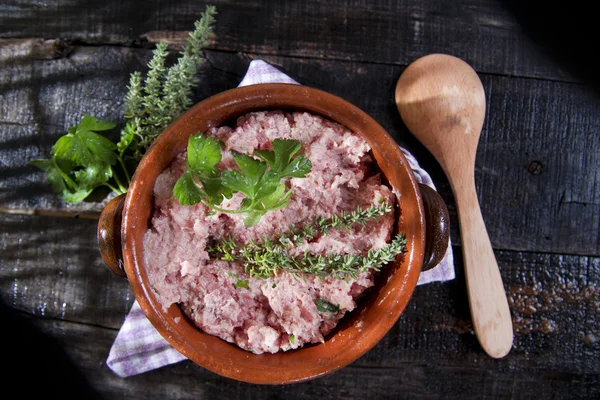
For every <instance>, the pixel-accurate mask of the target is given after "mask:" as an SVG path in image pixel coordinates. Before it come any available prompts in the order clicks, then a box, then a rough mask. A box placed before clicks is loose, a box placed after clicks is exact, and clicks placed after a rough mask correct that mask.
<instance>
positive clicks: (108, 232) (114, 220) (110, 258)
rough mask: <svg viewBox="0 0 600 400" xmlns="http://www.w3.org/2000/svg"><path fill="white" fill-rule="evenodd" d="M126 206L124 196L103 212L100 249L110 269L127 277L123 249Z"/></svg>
mask: <svg viewBox="0 0 600 400" xmlns="http://www.w3.org/2000/svg"><path fill="white" fill-rule="evenodd" d="M124 205H125V194H122V195H120V196H117V197H115V198H114V199H112V200H111V201H110V202H109V203H108V204H107V205H106V207H104V210H102V213H101V214H100V220H99V221H98V247H99V248H100V255H102V260H103V261H104V264H106V266H107V267H108V269H110V270H111V271H112V272H113V273H114V274H116V275H119V276H122V277H127V275H126V274H125V270H124V269H123V249H122V247H121V220H122V218H123V206H124Z"/></svg>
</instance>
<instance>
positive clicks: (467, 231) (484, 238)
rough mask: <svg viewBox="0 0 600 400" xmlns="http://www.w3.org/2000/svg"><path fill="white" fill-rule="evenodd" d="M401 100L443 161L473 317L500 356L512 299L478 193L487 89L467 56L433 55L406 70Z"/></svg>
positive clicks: (505, 348) (408, 118)
mask: <svg viewBox="0 0 600 400" xmlns="http://www.w3.org/2000/svg"><path fill="white" fill-rule="evenodd" d="M396 105H397V107H398V111H400V115H401V116H402V119H403V120H404V123H405V124H406V126H407V127H408V129H409V130H410V131H411V132H412V133H413V134H414V135H415V136H416V137H417V139H419V140H420V141H421V142H422V143H423V144H424V145H425V147H427V149H428V150H429V151H430V152H431V153H432V154H433V155H434V157H435V158H436V159H437V160H438V162H439V163H440V165H441V166H442V168H443V169H444V172H445V173H446V175H447V176H448V179H449V181H450V185H451V186H452V190H453V191H454V196H455V198H456V205H457V208H458V218H459V222H460V233H461V237H462V249H463V257H464V264H465V274H466V279H467V289H468V293H469V304H470V308H471V318H472V319H473V325H474V327H475V333H476V335H477V338H478V339H479V342H480V343H481V346H482V347H483V349H484V350H485V351H486V353H488V354H489V355H490V356H492V357H494V358H500V357H504V356H505V355H507V354H508V352H509V351H510V349H511V347H512V341H513V328H512V321H511V316H510V310H509V308H508V301H507V299H506V293H505V291H504V286H503V285H502V278H501V276H500V271H499V270H498V264H497V262H496V258H495V257H494V252H493V250H492V245H491V243H490V239H489V236H488V233H487V231H486V229H485V225H484V222H483V217H482V215H481V210H480V208H479V202H478V200H477V193H476V192H475V153H476V150H477V144H478V142H479V136H480V135H481V128H482V127H483V119H484V116H485V93H484V91H483V85H482V84H481V81H480V80H479V77H478V76H477V73H476V72H475V71H474V70H473V69H472V68H471V67H470V66H469V65H468V64H467V63H465V62H464V61H462V60H460V59H458V58H456V57H452V56H448V55H444V54H431V55H428V56H425V57H422V58H420V59H418V60H417V61H415V62H413V63H412V64H411V65H409V66H408V67H407V68H406V70H405V71H404V72H403V73H402V76H401V77H400V79H399V80H398V84H397V85H396Z"/></svg>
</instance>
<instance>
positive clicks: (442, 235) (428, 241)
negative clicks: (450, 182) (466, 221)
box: [419, 183, 450, 271]
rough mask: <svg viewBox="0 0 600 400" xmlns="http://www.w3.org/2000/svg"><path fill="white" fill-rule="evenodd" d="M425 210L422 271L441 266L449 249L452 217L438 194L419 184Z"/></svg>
mask: <svg viewBox="0 0 600 400" xmlns="http://www.w3.org/2000/svg"><path fill="white" fill-rule="evenodd" d="M419 187H420V188H421V198H422V199H423V207H424V209H425V254H424V257H423V267H422V268H421V271H427V270H428V269H431V268H433V267H435V266H436V265H438V264H439V262H440V261H442V258H444V255H445V254H446V250H447V249H448V241H449V238H450V217H449V216H448V208H447V207H446V203H444V200H442V197H441V196H440V195H439V193H438V192H436V191H435V190H433V189H432V188H430V187H429V186H427V185H424V184H422V183H420V184H419Z"/></svg>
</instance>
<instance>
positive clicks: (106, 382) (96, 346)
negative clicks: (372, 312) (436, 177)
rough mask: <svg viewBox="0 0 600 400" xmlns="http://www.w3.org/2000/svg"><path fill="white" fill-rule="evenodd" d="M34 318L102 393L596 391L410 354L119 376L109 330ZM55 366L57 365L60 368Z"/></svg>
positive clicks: (548, 375) (547, 395)
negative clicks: (381, 362) (274, 371)
mask: <svg viewBox="0 0 600 400" xmlns="http://www.w3.org/2000/svg"><path fill="white" fill-rule="evenodd" d="M36 325H37V326H38V327H39V329H41V330H42V331H43V332H45V333H46V334H47V335H49V336H51V337H53V338H55V339H56V340H57V341H58V343H60V344H62V345H63V346H65V348H66V349H67V354H68V355H69V357H70V358H71V359H72V360H73V361H74V363H75V365H76V366H78V367H79V368H80V369H81V371H82V372H83V374H84V375H85V377H86V378H87V379H88V381H89V382H90V384H91V385H92V387H93V388H94V389H95V390H97V391H98V392H99V394H101V395H102V396H103V398H107V399H136V398H144V399H165V398H168V399H189V398H207V399H263V398H272V399H302V400H303V399H306V400H312V399H314V398H323V399H340V398H343V399H362V398H377V399H397V398H411V399H432V398H439V397H438V396H436V394H440V395H441V396H442V397H444V398H461V399H481V398H490V399H540V398H544V399H561V398H590V399H591V398H594V397H597V396H598V395H600V388H599V387H598V385H597V377H596V376H594V375H593V374H572V373H569V372H565V371H561V372H554V371H550V370H544V369H537V368H528V369H519V370H515V369H511V368H507V367H506V366H501V365H491V366H489V367H487V368H483V367H482V366H480V365H478V364H477V363H476V362H473V363H465V362H464V360H460V359H457V360H455V361H453V362H441V363H440V362H439V361H438V360H437V358H436V357H435V355H431V356H430V357H428V358H425V359H423V358H418V357H422V354H417V355H415V356H414V357H412V358H405V359H403V360H397V361H396V362H395V363H394V365H393V366H384V367H375V366H372V365H369V363H366V362H364V361H363V360H362V359H361V360H359V361H357V362H355V363H354V364H352V365H350V366H348V367H346V368H344V369H342V370H340V371H338V372H336V373H334V374H332V375H329V376H325V377H322V378H319V379H317V380H314V381H311V382H306V383H300V384H294V385H284V386H259V385H250V384H245V383H240V382H236V381H232V380H229V379H226V378H222V377H219V376H218V375H215V374H213V373H211V372H208V371H207V370H205V369H203V368H201V367H199V366H197V365H195V364H193V363H191V362H189V361H184V362H181V363H178V364H175V365H171V366H167V367H163V368H161V369H158V370H154V371H151V372H148V373H146V374H143V375H138V376H134V377H129V378H126V379H121V378H118V377H116V376H115V375H113V374H112V373H111V372H110V370H108V368H107V367H106V366H105V365H104V364H103V363H102V362H99V361H98V360H101V359H102V358H103V357H104V356H105V354H106V352H107V351H108V349H109V348H110V344H111V343H112V341H113V340H114V337H115V336H116V332H115V331H113V330H108V329H104V328H99V327H93V326H89V325H81V324H75V323H70V322H61V321H55V320H48V319H38V320H37V323H36ZM59 372H60V371H57V375H59Z"/></svg>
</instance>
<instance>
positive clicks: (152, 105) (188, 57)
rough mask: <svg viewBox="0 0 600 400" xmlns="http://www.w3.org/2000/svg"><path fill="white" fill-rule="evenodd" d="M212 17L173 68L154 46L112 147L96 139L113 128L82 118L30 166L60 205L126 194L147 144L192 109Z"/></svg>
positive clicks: (199, 25)
mask: <svg viewBox="0 0 600 400" xmlns="http://www.w3.org/2000/svg"><path fill="white" fill-rule="evenodd" d="M216 13H217V11H216V8H215V7H213V6H208V7H206V10H205V12H203V13H202V17H201V19H200V20H199V21H196V23H195V24H194V31H193V32H191V33H190V37H189V39H188V41H187V43H186V45H185V47H184V49H183V51H182V52H181V53H180V57H179V59H178V60H177V62H176V63H175V64H174V65H172V66H171V67H169V68H167V67H166V66H165V60H166V57H167V55H168V53H167V44H166V43H158V44H157V45H156V49H155V50H154V52H153V57H152V60H151V61H150V62H149V63H148V67H149V71H148V74H147V77H146V79H145V80H144V79H143V78H142V74H141V73H140V72H134V73H132V74H131V79H130V84H129V86H128V89H129V91H128V93H127V96H126V98H125V103H126V109H125V113H124V114H125V115H124V116H125V119H126V120H127V123H126V125H125V127H124V128H123V129H122V130H121V136H120V140H119V141H118V142H117V143H114V142H113V141H111V140H110V139H108V138H106V137H105V136H103V135H101V134H99V133H98V132H106V131H110V130H112V129H114V128H115V127H116V124H115V123H113V122H109V121H103V120H100V119H98V118H96V117H92V116H90V115H87V114H85V115H84V117H83V118H82V119H81V121H80V122H79V123H78V124H77V125H75V126H74V127H72V128H71V129H69V131H68V133H67V134H66V135H64V136H62V137H61V138H59V139H58V141H57V142H56V144H55V145H54V147H53V148H52V151H51V158H49V159H39V160H32V161H31V162H30V164H32V165H34V166H36V167H38V168H40V169H41V170H43V171H45V172H46V173H47V180H48V182H49V183H50V184H51V185H52V188H53V190H54V191H55V192H56V193H58V194H60V195H61V197H62V198H63V199H64V200H65V201H67V202H69V203H79V202H81V201H83V200H84V199H85V198H87V197H88V196H89V195H90V194H91V193H92V192H93V191H94V190H95V189H96V188H99V187H101V186H106V187H108V188H110V189H111V190H112V191H114V192H115V193H117V194H121V193H125V192H126V191H127V189H128V187H129V183H130V176H131V173H130V171H133V170H135V168H136V167H137V164H138V162H139V160H140V159H141V158H142V156H143V155H144V153H145V151H146V149H147V148H148V147H149V146H150V144H151V143H152V141H153V140H154V139H155V138H156V136H158V134H159V133H160V132H161V131H162V130H163V129H164V128H165V127H166V126H167V125H168V124H169V123H170V122H172V121H173V120H174V119H175V118H176V117H177V116H179V114H181V113H182V112H183V111H185V110H186V109H188V108H189V107H190V106H191V104H192V88H193V87H194V86H196V85H197V83H198V78H197V77H196V70H197V67H198V66H199V65H200V64H201V63H202V62H203V61H204V58H203V57H202V55H201V51H202V48H204V47H205V46H206V45H207V44H208V37H209V36H210V35H211V34H212V25H213V24H214V22H215V18H214V16H215V15H216ZM117 165H118V167H117Z"/></svg>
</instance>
